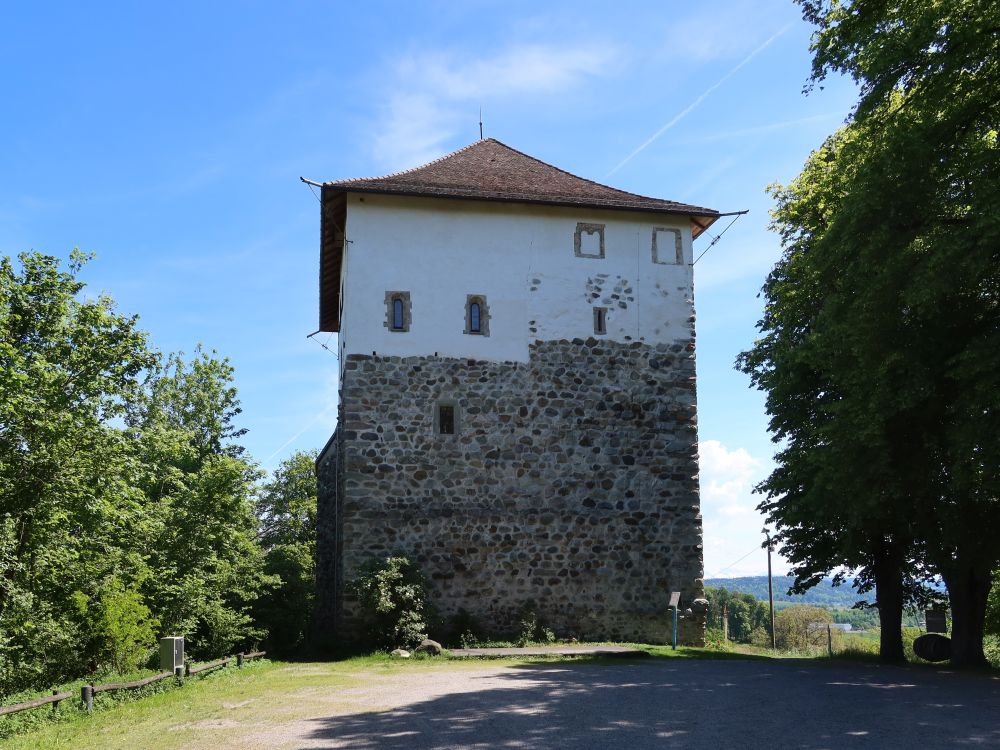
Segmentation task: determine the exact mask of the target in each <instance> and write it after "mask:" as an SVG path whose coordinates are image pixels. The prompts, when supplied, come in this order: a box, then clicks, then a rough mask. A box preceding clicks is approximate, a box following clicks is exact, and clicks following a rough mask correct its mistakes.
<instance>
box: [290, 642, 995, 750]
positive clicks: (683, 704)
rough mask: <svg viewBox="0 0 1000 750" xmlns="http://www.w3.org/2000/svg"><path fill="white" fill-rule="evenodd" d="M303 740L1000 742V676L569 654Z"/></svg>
mask: <svg viewBox="0 0 1000 750" xmlns="http://www.w3.org/2000/svg"><path fill="white" fill-rule="evenodd" d="M420 692H421V691H415V692H414V694H411V695H409V696H408V697H407V698H406V700H405V701H403V702H404V703H405V705H399V706H398V707H396V708H394V709H392V710H387V711H378V712H373V713H358V714H350V715H344V716H332V717H325V718H317V719H314V720H312V722H311V724H312V726H311V728H310V732H309V734H308V735H307V737H308V747H310V748H317V747H319V748H347V747H349V748H360V749H363V748H387V749H389V750H394V749H402V748H406V750H413V749H415V748H417V749H421V750H445V749H446V748H449V749H450V748H531V749H532V750H542V749H544V748H627V750H644V749H645V748H654V747H655V748H663V747H677V748H713V750H716V749H718V748H726V749H728V748H741V747H746V748H765V747H777V748H837V749H840V748H854V747H866V748H872V747H909V746H912V747H919V748H921V749H922V750H923V749H924V748H936V747H956V746H959V747H960V746H974V747H1000V680H998V679H996V678H995V677H994V678H991V677H987V676H979V675H964V674H952V673H946V672H931V671H928V670H919V669H912V668H905V667H883V666H873V665H857V664H854V665H838V664H829V663H825V664H816V663H815V662H812V663H810V662H805V661H792V660H785V661H769V662H760V661H744V662H739V661H725V662H723V661H686V660H685V661H681V660H668V661H660V660H645V661H635V662H625V661H616V662H610V663H607V662H606V663H596V662H564V663H558V664H556V663H542V664H531V665H522V666H518V667H513V668H510V667H508V668H500V667H498V668H497V671H496V672H495V673H491V674H482V673H477V674H475V675H467V674H466V675H463V674H462V673H460V672H446V673H445V672H442V673H436V674H433V675H431V674H429V675H428V676H427V685H426V692H425V693H424V694H423V695H421V694H417V693H420Z"/></svg>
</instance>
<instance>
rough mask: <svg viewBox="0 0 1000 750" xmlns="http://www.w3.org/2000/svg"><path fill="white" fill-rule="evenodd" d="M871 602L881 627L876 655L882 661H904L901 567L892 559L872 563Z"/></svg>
mask: <svg viewBox="0 0 1000 750" xmlns="http://www.w3.org/2000/svg"><path fill="white" fill-rule="evenodd" d="M872 573H873V574H874V576H875V603H876V605H877V606H878V621H879V627H880V628H881V634H880V636H879V647H878V655H879V659H881V660H882V661H884V662H891V663H898V662H902V661H906V654H905V653H904V652H903V574H902V566H901V565H899V563H897V562H896V561H895V560H894V559H892V558H888V557H887V558H883V559H881V560H879V561H877V562H876V563H875V566H874V568H873V570H872Z"/></svg>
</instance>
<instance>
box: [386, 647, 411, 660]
mask: <svg viewBox="0 0 1000 750" xmlns="http://www.w3.org/2000/svg"><path fill="white" fill-rule="evenodd" d="M389 656H391V657H393V658H394V659H409V658H410V652H409V651H407V650H406V649H405V648H397V649H394V650H393V651H392V652H390V654H389Z"/></svg>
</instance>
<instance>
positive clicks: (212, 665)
mask: <svg viewBox="0 0 1000 750" xmlns="http://www.w3.org/2000/svg"><path fill="white" fill-rule="evenodd" d="M232 659H233V657H231V656H227V657H226V658H225V659H219V660H218V661H210V662H209V663H208V664H200V665H198V666H197V667H191V666H189V667H188V668H187V673H188V674H199V673H200V672H208V671H210V670H212V669H218V668H219V667H224V666H226V665H227V664H229V662H230V661H232Z"/></svg>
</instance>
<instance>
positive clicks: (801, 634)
mask: <svg viewBox="0 0 1000 750" xmlns="http://www.w3.org/2000/svg"><path fill="white" fill-rule="evenodd" d="M831 622H833V616H832V615H831V614H830V611H829V610H827V609H822V608H820V607H807V606H804V605H798V604H796V605H794V606H791V607H786V608H785V609H783V610H781V611H780V612H779V613H778V614H777V615H776V616H775V618H774V640H775V644H776V645H777V647H778V648H780V649H782V650H785V651H808V650H810V649H815V648H819V647H821V646H825V645H826V638H827V636H826V628H825V627H823V626H824V625H827V624H828V623H831Z"/></svg>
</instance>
